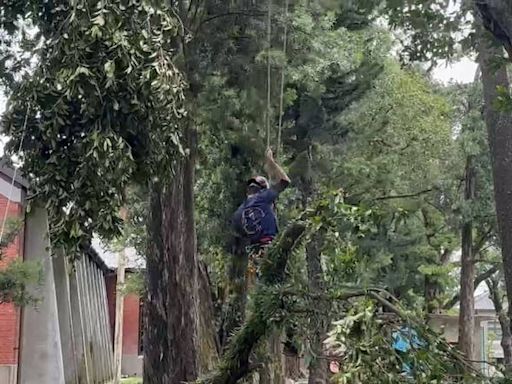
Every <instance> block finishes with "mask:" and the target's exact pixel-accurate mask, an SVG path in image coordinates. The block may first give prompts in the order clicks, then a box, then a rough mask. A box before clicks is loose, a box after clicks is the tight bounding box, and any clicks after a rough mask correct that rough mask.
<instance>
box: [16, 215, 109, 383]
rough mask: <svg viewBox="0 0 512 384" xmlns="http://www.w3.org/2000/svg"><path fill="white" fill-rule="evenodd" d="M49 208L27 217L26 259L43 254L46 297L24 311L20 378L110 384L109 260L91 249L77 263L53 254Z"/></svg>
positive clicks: (39, 290)
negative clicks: (105, 261) (106, 275)
mask: <svg viewBox="0 0 512 384" xmlns="http://www.w3.org/2000/svg"><path fill="white" fill-rule="evenodd" d="M47 223H48V222H47V217H46V212H45V211H44V209H41V208H39V209H37V210H35V212H34V213H33V214H32V215H31V216H30V217H28V218H27V221H26V241H25V246H26V252H25V259H26V260H39V261H40V262H41V265H42V268H43V276H44V278H43V282H42V285H41V286H39V287H37V288H36V289H35V292H36V293H37V294H39V296H40V297H41V298H42V302H41V303H40V304H39V305H38V307H37V308H32V307H30V306H29V307H26V308H24V310H23V315H22V332H21V344H22V347H21V353H20V364H19V369H20V376H19V381H18V383H19V384H105V383H109V382H111V381H112V379H113V376H114V369H113V353H112V338H111V335H110V326H109V318H108V305H107V291H106V287H105V276H104V274H105V273H106V272H107V269H106V267H105V265H104V263H103V262H102V261H101V260H100V259H99V258H98V257H97V255H95V253H94V252H93V251H92V250H91V251H90V252H88V253H86V254H84V255H83V256H82V258H81V259H80V260H78V261H76V262H75V263H74V264H73V265H71V264H70V263H69V262H68V258H67V257H65V256H64V255H63V254H62V253H59V252H57V255H54V256H53V257H52V255H51V248H50V244H49V242H48V230H47V228H48V224H47Z"/></svg>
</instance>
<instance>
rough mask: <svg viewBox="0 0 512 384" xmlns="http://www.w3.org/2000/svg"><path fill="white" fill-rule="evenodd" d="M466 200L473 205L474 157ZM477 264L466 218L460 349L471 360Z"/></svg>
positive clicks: (470, 224) (468, 173)
mask: <svg viewBox="0 0 512 384" xmlns="http://www.w3.org/2000/svg"><path fill="white" fill-rule="evenodd" d="M465 174H466V175H465V188H464V200H465V202H466V203H467V204H471V203H472V201H473V199H474V197H475V167H474V165H473V158H472V156H468V158H467V159H466V171H465ZM474 282H475V263H474V260H473V222H472V219H471V218H465V220H464V223H463V225H462V257H461V272H460V312H459V349H460V351H461V352H462V353H464V354H465V355H466V357H467V358H468V359H469V360H475V348H474V334H475V297H474V292H475V286H474Z"/></svg>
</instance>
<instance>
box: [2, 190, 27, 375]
mask: <svg viewBox="0 0 512 384" xmlns="http://www.w3.org/2000/svg"><path fill="white" fill-rule="evenodd" d="M6 207H7V198H6V197H4V196H3V195H0V227H1V225H2V222H3V218H4V215H5V210H6ZM22 212H23V208H22V206H21V205H20V204H19V203H15V202H10V203H9V211H8V213H7V216H8V217H20V216H21V214H22ZM22 239H23V234H20V235H19V236H18V237H17V238H16V239H15V240H14V241H13V242H12V243H11V244H10V245H9V247H7V249H5V250H4V251H3V258H2V260H0V268H5V267H6V265H8V264H9V263H10V262H12V261H13V260H14V259H16V258H17V257H22V255H23V248H22V247H23V241H22ZM19 325H20V311H19V309H18V308H16V307H14V305H12V304H0V365H16V364H17V363H18V348H19Z"/></svg>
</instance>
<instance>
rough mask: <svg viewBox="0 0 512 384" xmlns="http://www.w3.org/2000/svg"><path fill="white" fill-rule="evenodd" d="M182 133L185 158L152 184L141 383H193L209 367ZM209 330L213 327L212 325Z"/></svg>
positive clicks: (191, 143) (191, 158)
mask: <svg viewBox="0 0 512 384" xmlns="http://www.w3.org/2000/svg"><path fill="white" fill-rule="evenodd" d="M187 135H188V137H187V143H188V148H189V149H190V155H188V156H187V157H184V158H183V159H180V160H178V161H177V163H176V166H175V169H174V174H173V178H172V180H171V182H169V183H168V184H165V185H164V184H163V182H162V181H156V182H153V183H152V185H151V196H150V217H149V223H148V235H149V236H148V255H147V265H146V271H147V272H146V273H147V284H148V287H147V288H148V294H147V298H146V301H145V316H146V320H147V321H146V322H145V324H146V328H145V332H144V336H145V337H144V345H145V346H146V347H145V348H144V383H145V384H151V383H155V384H175V383H181V382H184V381H185V382H189V381H193V380H195V379H197V377H198V375H199V373H200V372H201V370H202V368H203V367H202V366H201V365H202V364H209V363H208V361H209V358H207V357H206V356H204V354H205V353H206V352H205V348H202V347H201V345H200V340H199V337H200V336H204V335H205V333H204V332H202V331H200V326H201V325H203V326H204V327H207V326H208V325H207V324H201V322H204V321H205V319H208V318H209V316H205V315H204V313H201V311H208V310H211V306H208V304H207V303H205V302H204V301H205V300H207V298H208V297H207V296H208V295H206V297H205V295H204V294H203V295H200V289H199V287H200V286H199V280H198V258H197V252H196V232H195V223H194V194H193V186H194V166H195V151H194V149H195V146H196V143H195V134H194V132H192V130H189V131H188V132H187ZM201 298H202V299H203V300H202V301H201ZM210 300H211V297H210ZM200 305H201V306H202V308H201V310H200V308H199V307H200ZM200 315H201V316H200ZM209 326H210V328H213V324H209ZM201 342H202V343H206V342H205V341H204V340H203V341H201ZM212 344H214V342H213V343H207V344H205V345H212ZM203 346H204V345H203ZM211 353H213V354H214V353H215V351H211Z"/></svg>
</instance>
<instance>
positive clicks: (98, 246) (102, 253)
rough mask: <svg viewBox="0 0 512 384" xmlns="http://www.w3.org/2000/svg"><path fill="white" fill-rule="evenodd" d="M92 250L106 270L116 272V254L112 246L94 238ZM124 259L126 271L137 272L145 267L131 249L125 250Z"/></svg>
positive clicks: (140, 258)
mask: <svg viewBox="0 0 512 384" xmlns="http://www.w3.org/2000/svg"><path fill="white" fill-rule="evenodd" d="M92 248H93V249H94V250H95V251H96V253H97V254H98V256H99V257H100V258H101V259H102V260H103V261H104V262H105V264H106V265H107V266H108V268H110V269H112V270H116V269H117V266H118V262H117V261H118V252H117V250H114V249H113V247H112V246H110V245H108V244H106V243H105V242H103V241H102V240H101V239H100V238H99V237H97V236H95V237H93V239H92ZM124 251H125V257H126V265H125V267H126V268H127V269H133V270H139V269H144V268H145V267H146V262H145V260H144V258H143V257H142V256H140V255H139V254H137V251H136V250H135V248H133V247H127V248H125V250H124Z"/></svg>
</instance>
